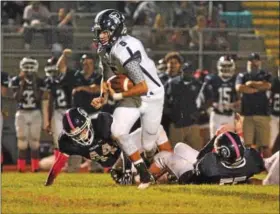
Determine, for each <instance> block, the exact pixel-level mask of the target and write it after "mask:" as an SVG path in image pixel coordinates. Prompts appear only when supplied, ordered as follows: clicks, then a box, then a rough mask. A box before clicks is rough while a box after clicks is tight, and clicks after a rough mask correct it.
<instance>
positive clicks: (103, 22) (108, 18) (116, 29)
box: [92, 9, 127, 52]
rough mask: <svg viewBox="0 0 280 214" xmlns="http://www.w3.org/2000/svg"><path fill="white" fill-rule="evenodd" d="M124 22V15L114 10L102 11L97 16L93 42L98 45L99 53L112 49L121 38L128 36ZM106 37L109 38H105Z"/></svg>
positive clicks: (93, 30) (93, 29)
mask: <svg viewBox="0 0 280 214" xmlns="http://www.w3.org/2000/svg"><path fill="white" fill-rule="evenodd" d="M124 21H125V17H124V15H123V14H122V13H120V12H119V11H117V10H114V9H107V10H102V11H101V12H99V13H98V14H97V15H96V17H95V19H94V24H93V27H92V32H93V41H94V42H96V43H98V51H99V52H100V51H102V50H103V49H106V48H107V47H111V46H112V45H113V44H114V43H115V42H116V41H117V39H118V38H119V37H120V36H122V35H126V33H127V28H126V26H125V24H124ZM101 33H102V35H101ZM100 35H101V36H100ZM106 35H108V38H105V37H106Z"/></svg>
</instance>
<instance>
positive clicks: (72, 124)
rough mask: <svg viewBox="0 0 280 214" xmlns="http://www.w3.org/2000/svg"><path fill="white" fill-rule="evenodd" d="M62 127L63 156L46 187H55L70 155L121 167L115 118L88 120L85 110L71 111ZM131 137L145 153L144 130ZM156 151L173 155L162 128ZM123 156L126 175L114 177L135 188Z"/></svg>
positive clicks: (99, 116) (115, 173) (102, 116)
mask: <svg viewBox="0 0 280 214" xmlns="http://www.w3.org/2000/svg"><path fill="white" fill-rule="evenodd" d="M62 123H63V130H64V131H63V132H62V133H61V135H60V137H59V140H58V144H59V150H60V153H59V155H58V158H57V159H56V161H55V163H54V165H53V167H52V169H51V170H50V173H49V176H48V178H47V181H46V184H45V185H46V186H49V185H51V184H52V183H53V181H54V179H55V178H56V176H57V175H58V173H59V172H60V171H61V169H62V167H63V166H64V164H65V163H66V161H67V159H68V156H69V155H81V156H83V157H85V158H87V159H91V160H94V161H97V162H98V163H100V164H101V165H102V166H103V167H113V166H114V165H115V164H116V163H117V161H118V159H119V158H120V156H121V153H122V152H121V149H120V147H119V146H118V144H117V143H116V141H115V139H114V138H113V137H112V134H111V125H112V123H113V117H112V116H111V115H110V114H108V113H105V112H100V113H97V114H95V115H93V116H88V114H87V113H86V112H85V111H84V110H83V109H82V108H71V109H69V110H67V111H66V113H65V115H64V116H63V119H62ZM131 136H132V140H133V141H135V142H138V145H136V146H137V147H138V148H139V150H141V147H142V145H141V143H140V142H141V141H140V139H141V129H137V130H136V131H134V132H133V133H132V134H131ZM153 147H154V148H155V149H156V148H157V149H159V151H163V150H164V151H166V150H167V151H172V148H171V145H170V143H169V142H168V139H167V136H166V133H165V132H164V129H163V127H162V126H160V129H159V132H158V133H157V138H156V141H155V142H154V144H153ZM167 148H168V149H167ZM142 150H143V149H142ZM122 156H123V160H124V163H123V165H124V168H123V172H122V173H120V172H119V171H117V170H113V171H112V177H113V179H114V180H115V181H116V182H117V183H119V184H132V172H131V162H130V161H129V160H128V159H127V158H126V156H125V155H122Z"/></svg>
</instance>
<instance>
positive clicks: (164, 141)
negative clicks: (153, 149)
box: [156, 125, 173, 152]
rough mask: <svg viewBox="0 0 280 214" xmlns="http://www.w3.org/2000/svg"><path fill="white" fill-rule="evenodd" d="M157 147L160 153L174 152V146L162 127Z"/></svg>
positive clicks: (158, 135)
mask: <svg viewBox="0 0 280 214" xmlns="http://www.w3.org/2000/svg"><path fill="white" fill-rule="evenodd" d="M156 145H157V148H158V150H159V151H167V152H173V148H172V145H171V143H170V141H169V139H168V137H167V134H166V132H165V130H164V128H163V126H162V125H160V126H159V130H158V133H157V140H156Z"/></svg>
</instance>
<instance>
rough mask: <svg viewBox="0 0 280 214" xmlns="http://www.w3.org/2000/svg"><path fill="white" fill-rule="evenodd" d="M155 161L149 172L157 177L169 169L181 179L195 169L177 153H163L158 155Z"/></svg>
mask: <svg viewBox="0 0 280 214" xmlns="http://www.w3.org/2000/svg"><path fill="white" fill-rule="evenodd" d="M154 159H155V161H154V163H153V164H152V165H151V167H150V169H149V170H150V172H151V173H152V174H153V175H154V176H155V177H159V176H160V175H161V174H162V172H163V171H164V170H165V169H167V170H169V171H171V172H172V173H173V174H174V175H175V176H176V177H177V178H178V179H179V178H180V177H181V175H183V174H184V173H185V172H187V171H190V170H192V169H193V165H192V164H191V163H190V162H188V161H187V160H186V159H183V158H182V157H180V156H178V155H176V154H175V153H171V152H166V151H163V152H160V153H158V154H156V155H155V158H154Z"/></svg>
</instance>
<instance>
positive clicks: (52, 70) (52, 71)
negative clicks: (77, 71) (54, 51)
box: [44, 57, 58, 77]
mask: <svg viewBox="0 0 280 214" xmlns="http://www.w3.org/2000/svg"><path fill="white" fill-rule="evenodd" d="M56 63H57V58H55V57H52V58H49V59H48V60H47V64H46V65H45V68H44V70H45V73H46V76H47V77H56V76H57V75H58V67H57V65H56Z"/></svg>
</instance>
